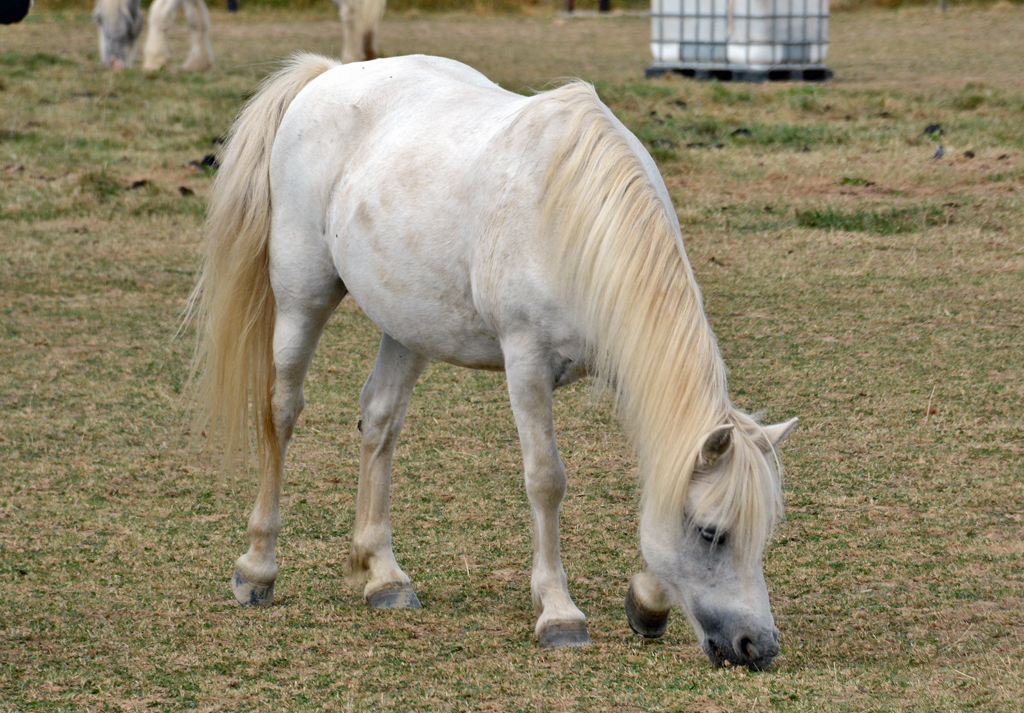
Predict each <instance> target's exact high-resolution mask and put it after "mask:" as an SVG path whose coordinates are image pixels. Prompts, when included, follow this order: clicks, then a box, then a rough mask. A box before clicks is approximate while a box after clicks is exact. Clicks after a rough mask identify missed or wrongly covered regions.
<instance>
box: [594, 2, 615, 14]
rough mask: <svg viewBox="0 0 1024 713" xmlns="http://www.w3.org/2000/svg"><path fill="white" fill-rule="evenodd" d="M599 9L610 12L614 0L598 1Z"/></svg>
mask: <svg viewBox="0 0 1024 713" xmlns="http://www.w3.org/2000/svg"><path fill="white" fill-rule="evenodd" d="M597 9H598V10H600V11H601V12H608V11H609V10H611V9H612V0H601V2H600V3H598V6H597Z"/></svg>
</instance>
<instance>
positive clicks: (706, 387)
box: [192, 54, 796, 668]
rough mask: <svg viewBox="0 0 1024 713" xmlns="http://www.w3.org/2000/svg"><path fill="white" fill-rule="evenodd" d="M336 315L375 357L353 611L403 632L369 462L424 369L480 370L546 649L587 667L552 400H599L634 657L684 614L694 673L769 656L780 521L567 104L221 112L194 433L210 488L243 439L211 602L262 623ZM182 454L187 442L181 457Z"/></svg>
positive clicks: (638, 197)
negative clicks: (500, 373) (630, 454)
mask: <svg viewBox="0 0 1024 713" xmlns="http://www.w3.org/2000/svg"><path fill="white" fill-rule="evenodd" d="M346 294H351V295H352V296H353V297H354V298H355V300H356V301H357V302H358V303H359V305H360V307H361V308H362V309H363V311H364V312H365V313H366V314H367V315H368V316H369V318H370V319H372V320H373V321H374V322H375V323H376V324H377V325H378V326H379V327H380V328H381V329H382V330H383V332H384V335H383V338H382V340H381V345H380V351H379V353H378V355H377V362H376V364H375V365H374V367H373V371H372V372H371V373H370V376H369V378H368V379H367V381H366V384H365V386H364V387H363V390H362V395H361V399H360V405H361V408H362V420H361V422H360V430H361V431H362V460H361V463H360V470H359V489H358V496H357V501H356V520H355V527H354V531H353V543H352V549H351V552H350V559H349V567H350V574H351V575H352V576H354V577H357V578H360V579H364V578H365V581H366V584H365V588H364V590H363V594H364V596H365V598H366V600H367V601H368V602H369V604H370V606H372V607H375V608H390V607H412V608H415V607H418V606H419V601H418V599H417V597H416V594H415V593H414V591H413V588H412V585H411V581H410V579H409V577H408V576H407V575H406V573H405V572H403V571H402V569H401V568H400V567H399V565H398V562H397V561H396V559H395V555H394V552H393V551H392V547H391V527H390V516H389V493H390V480H391V476H390V470H391V457H392V452H393V449H394V446H395V442H396V440H397V438H398V436H399V432H400V430H401V428H402V422H403V420H404V417H405V411H406V407H407V405H408V402H409V398H410V395H411V393H412V390H413V386H414V384H415V383H416V381H417V379H418V378H419V376H420V374H421V373H422V372H423V370H424V368H425V367H426V366H427V364H428V362H429V361H430V360H431V359H439V360H443V361H446V362H449V363H452V364H457V365H460V366H465V367H470V368H476V369H503V370H504V371H505V373H506V376H507V380H508V390H509V396H510V398H511V403H512V411H513V413H514V416H515V420H516V425H517V427H518V430H519V438H520V441H521V444H522V450H523V460H524V464H525V475H526V490H527V493H528V496H529V501H530V505H531V507H532V510H533V545H534V546H533V551H534V556H533V571H532V579H531V589H532V593H533V602H534V605H535V608H536V611H537V614H538V618H537V623H536V628H535V633H536V635H537V637H538V639H539V640H540V643H541V644H542V645H543V646H545V647H558V646H582V645H584V644H586V643H587V642H588V641H589V636H588V634H587V629H586V624H585V621H586V617H585V616H584V614H583V612H581V611H580V610H579V609H578V608H577V607H576V605H575V604H574V603H573V601H572V598H571V597H570V595H569V589H568V586H567V580H566V575H565V570H564V569H563V568H562V561H561V556H560V553H559V531H558V508H559V504H560V503H561V500H562V497H563V495H564V494H565V490H566V476H565V469H564V467H563V465H562V461H561V459H560V458H559V455H558V451H557V449H556V446H555V433H554V424H553V421H552V392H553V390H554V389H555V388H557V387H559V386H562V385H564V384H568V383H570V382H572V381H574V380H575V379H577V378H579V377H581V376H583V375H585V374H587V373H593V374H596V375H598V376H600V377H602V378H604V379H605V380H606V381H607V382H608V383H610V384H612V385H613V386H614V389H615V392H616V395H617V399H618V404H619V409H620V411H621V414H622V418H623V420H624V422H625V425H626V427H627V428H628V430H629V432H630V433H631V435H632V437H633V440H634V443H635V445H636V447H637V449H638V455H639V462H640V471H641V487H642V492H643V498H642V505H641V515H640V545H641V549H642V553H643V557H644V560H645V567H644V569H643V571H641V572H640V573H638V574H637V575H636V576H634V577H633V579H632V582H631V586H630V589H629V593H628V595H627V598H626V612H627V615H628V617H629V622H630V624H631V626H632V627H633V628H634V630H636V631H637V632H638V633H640V634H642V635H644V636H648V637H655V636H660V635H661V634H662V633H663V632H664V631H665V625H666V623H667V620H668V614H669V609H670V608H671V606H672V605H673V604H676V603H678V604H679V605H681V607H682V608H683V610H684V611H685V612H686V614H687V616H688V617H689V619H690V622H691V623H692V625H693V628H694V630H695V631H696V632H697V635H698V637H699V639H700V641H701V642H702V645H703V648H704V651H705V652H706V653H707V655H708V656H709V657H710V658H711V659H712V660H713V661H714V662H715V663H721V662H723V661H724V660H727V659H728V660H730V661H732V662H735V663H740V664H745V665H748V666H751V667H754V668H763V667H764V666H767V665H768V664H769V663H770V662H771V661H772V659H773V657H774V656H775V655H776V654H777V653H778V650H779V644H778V630H777V629H776V628H775V625H774V620H773V618H772V614H771V610H770V607H769V602H768V592H767V588H766V586H765V582H764V575H763V574H762V569H761V554H762V550H763V547H764V544H765V542H766V540H767V538H768V536H769V533H770V532H771V530H772V526H773V524H774V522H775V521H776V519H777V518H778V516H779V515H780V513H781V507H782V500H781V498H782V496H781V487H780V474H779V470H778V459H777V450H776V449H777V446H778V444H779V443H780V442H781V441H782V439H783V438H784V437H785V436H786V435H787V434H788V432H789V431H790V429H792V428H793V426H794V424H795V422H796V419H793V420H791V421H788V422H786V423H781V424H777V425H773V426H762V425H759V424H758V423H757V422H756V421H755V420H754V419H753V418H751V417H750V416H748V415H746V414H744V413H742V412H741V411H738V410H737V409H735V408H734V407H733V406H732V404H731V403H730V400H729V396H728V392H727V388H726V376H725V365H724V363H723V362H722V358H721V356H720V354H719V351H718V347H717V343H716V341H715V338H714V335H713V334H712V332H711V329H710V327H709V325H708V322H707V319H706V317H705V315H704V312H703V307H702V301H701V295H700V291H699V289H698V287H697V284H696V282H695V281H694V277H693V273H692V271H691V269H690V266H689V263H688V262H687V259H686V255H685V252H684V250H683V244H682V238H681V235H680V231H679V223H678V221H677V219H676V215H675V211H674V210H673V208H672V203H671V201H670V200H669V196H668V192H667V190H666V188H665V184H664V182H663V181H662V179H661V177H660V175H659V173H658V170H657V167H656V166H655V164H654V162H653V160H652V159H651V158H650V156H649V155H648V153H647V152H646V151H645V150H644V149H643V146H642V145H641V144H640V142H639V141H638V140H637V139H636V138H635V137H634V136H633V135H632V134H630V133H629V131H628V130H627V129H626V128H625V127H624V126H623V125H622V124H621V123H620V122H619V121H618V120H617V119H616V118H615V117H614V116H613V115H612V113H611V112H610V111H609V110H608V109H607V108H606V107H605V106H604V105H603V104H602V103H601V102H600V100H599V99H598V98H597V95H596V93H595V92H594V90H593V88H592V87H591V86H590V85H587V84H584V83H581V82H576V83H572V84H568V85H566V86H563V87H561V88H560V89H556V90H554V91H550V92H547V93H544V94H539V95H537V96H533V97H522V96H519V95H516V94H512V93H509V92H507V91H505V90H503V89H501V88H500V87H498V86H496V85H495V84H492V83H491V82H489V81H488V80H487V79H486V78H485V77H483V76H482V75H481V74H479V73H477V72H476V71H474V70H472V69H470V68H469V67H466V66H465V65H462V64H459V63H458V62H454V61H451V60H447V59H440V58H435V57H423V56H413V57H399V58H394V59H387V60H380V61H378V62H367V63H361V64H354V65H345V66H340V65H339V64H338V63H337V62H335V61H332V60H328V59H324V58H322V57H318V56H315V55H310V54H303V55H299V56H297V57H295V58H294V59H292V60H291V62H290V63H289V64H288V66H287V67H286V68H285V69H283V70H282V71H280V72H278V73H277V74H275V75H274V76H272V77H271V78H269V79H268V80H267V82H266V83H265V84H264V85H263V87H262V88H261V90H260V91H259V93H258V94H257V95H256V96H255V97H254V98H253V99H252V101H251V102H250V103H249V104H248V105H247V106H246V107H245V109H244V110H243V111H242V112H241V114H240V115H239V117H238V119H237V120H236V121H235V124H234V126H233V128H232V132H231V135H230V138H229V140H228V142H227V145H226V147H225V149H224V156H223V161H222V164H221V168H220V172H219V175H218V176H217V178H216V181H215V184H214V187H213V192H212V196H211V199H210V205H209V218H208V223H207V234H206V238H205V244H204V263H203V267H202V271H201V275H200V278H199V281H198V283H197V286H196V288H195V291H194V292H193V295H192V307H193V309H195V310H197V313H198V319H199V321H198V325H199V330H200V345H199V350H198V352H197V367H196V368H197V369H198V371H199V373H200V376H198V377H197V378H198V385H199V399H200V404H201V408H200V416H199V419H198V422H197V425H199V426H200V427H207V426H208V427H209V428H211V432H212V431H217V432H218V433H219V434H220V436H221V437H222V439H223V441H224V445H225V449H226V450H225V458H226V462H227V463H229V464H230V462H231V461H232V457H233V456H235V455H237V453H238V451H239V449H242V448H244V445H245V444H246V443H247V439H248V437H247V431H248V418H249V414H250V413H252V414H253V420H254V421H255V426H256V433H257V444H258V451H259V460H260V465H261V473H262V477H261V482H260V489H259V493H258V496H257V499H256V503H255V505H254V507H253V510H252V514H251V515H250V517H249V527H248V540H249V550H248V552H246V553H245V554H244V555H242V556H241V557H240V558H239V559H238V561H237V563H236V565H235V573H234V576H233V578H232V588H233V590H234V594H235V597H236V598H237V599H238V601H239V602H240V603H242V604H253V605H269V604H270V603H271V602H272V600H273V588H274V580H275V579H276V577H277V574H278V567H277V563H276V558H275V553H274V550H275V543H276V539H277V535H278V533H279V531H280V527H281V517H280V513H279V509H278V508H279V499H280V492H281V476H282V469H283V465H284V458H285V450H286V447H287V445H288V442H289V439H290V437H291V434H292V429H293V428H294V426H295V422H296V419H297V418H298V416H299V412H300V411H301V410H302V408H303V405H304V398H303V391H302V385H303V381H304V379H305V376H306V371H307V369H308V368H309V364H310V360H311V358H312V356H313V351H314V349H315V348H316V345H317V341H318V340H319V338H320V334H321V333H322V331H323V328H324V325H325V323H326V322H327V320H328V318H329V317H330V316H331V313H332V312H333V311H334V309H335V308H336V307H337V305H338V303H339V302H340V301H341V299H342V298H343V297H344V296H345V295H346ZM196 432H198V431H196Z"/></svg>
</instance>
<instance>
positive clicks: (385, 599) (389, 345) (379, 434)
mask: <svg viewBox="0 0 1024 713" xmlns="http://www.w3.org/2000/svg"><path fill="white" fill-rule="evenodd" d="M428 363H429V359H427V358H426V357H423V356H420V355H419V354H416V353H415V352H412V351H410V350H409V349H406V348H405V347H404V346H402V345H401V344H399V343H398V342H396V341H395V340H394V339H392V338H391V337H389V336H388V335H387V334H385V335H384V337H383V338H382V339H381V342H380V350H379V351H378V352H377V362H376V363H375V364H374V366H373V371H372V372H370V377H369V378H368V379H367V380H366V384H365V385H364V386H363V390H362V393H361V395H360V406H361V409H362V418H361V419H360V422H359V428H360V430H361V431H362V433H363V449H362V450H363V452H362V457H361V459H360V462H359V493H358V495H357V496H356V524H355V529H354V531H353V533H352V552H351V554H350V556H349V575H350V578H351V579H353V580H354V581H357V582H360V581H361V580H362V578H363V577H366V576H367V574H368V575H369V579H368V581H367V582H366V586H365V587H364V589H363V596H365V597H366V601H367V602H369V604H370V606H372V607H373V608H374V609H418V608H419V606H420V602H419V599H417V598H416V593H415V591H413V588H412V582H411V581H410V579H409V576H408V575H407V574H406V573H405V572H403V571H402V568H401V567H399V566H398V561H397V560H396V559H395V553H394V551H393V550H392V549H391V456H392V454H393V453H394V451H395V443H396V442H397V441H398V436H399V434H400V433H401V432H402V424H403V422H404V421H405V410H406V408H407V407H408V406H409V399H410V397H411V396H412V390H413V387H414V386H415V385H416V382H417V380H419V378H420V374H422V373H423V370H424V369H425V368H426V367H427V364H428Z"/></svg>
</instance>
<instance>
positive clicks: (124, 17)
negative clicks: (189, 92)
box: [93, 0, 386, 72]
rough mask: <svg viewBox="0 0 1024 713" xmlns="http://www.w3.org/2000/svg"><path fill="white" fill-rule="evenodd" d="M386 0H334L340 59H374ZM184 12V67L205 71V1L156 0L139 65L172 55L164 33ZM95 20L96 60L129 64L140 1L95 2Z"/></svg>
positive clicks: (208, 62) (160, 63)
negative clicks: (186, 41) (338, 16)
mask: <svg viewBox="0 0 1024 713" xmlns="http://www.w3.org/2000/svg"><path fill="white" fill-rule="evenodd" d="M385 2H386V0H334V4H335V5H337V6H338V11H339V13H340V14H341V26H342V42H343V51H342V58H341V61H342V62H360V61H363V60H367V59H376V57H377V56H378V54H379V50H378V48H377V27H378V26H379V25H380V21H381V18H382V17H383V16H384V6H385ZM179 8H183V9H184V11H185V22H186V23H187V24H188V33H189V43H190V47H191V49H190V50H189V53H188V57H187V58H186V59H185V64H184V65H183V66H182V69H184V70H186V71H188V72H203V71H205V70H207V69H209V68H210V67H212V66H213V47H212V46H211V45H210V13H209V11H208V10H207V9H206V3H205V2H204V0H154V2H153V4H152V5H151V6H150V8H149V34H148V35H147V36H146V47H145V50H144V51H143V55H144V60H143V65H142V67H143V69H145V70H147V71H154V70H158V69H160V68H162V67H164V66H166V65H167V63H168V62H169V61H170V59H171V55H170V50H168V47H167V33H168V32H169V31H170V28H171V23H172V22H174V18H175V17H176V16H177V14H178V9H179ZM93 19H94V20H95V22H96V24H97V26H98V27H99V34H100V58H101V59H102V60H103V64H104V66H106V67H107V68H108V69H124V68H125V67H130V66H131V65H132V61H133V60H134V58H135V50H136V47H135V43H136V40H137V39H138V38H139V35H141V34H142V10H141V8H140V7H139V0H97V3H96V9H95V11H94V12H93Z"/></svg>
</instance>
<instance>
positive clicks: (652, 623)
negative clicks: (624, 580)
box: [626, 586, 668, 639]
mask: <svg viewBox="0 0 1024 713" xmlns="http://www.w3.org/2000/svg"><path fill="white" fill-rule="evenodd" d="M626 621H628V622H629V628H630V629H632V630H633V631H634V632H636V633H637V634H640V636H642V637H644V638H645V639H657V638H658V637H660V636H662V635H663V634H664V633H665V630H666V629H668V612H664V613H662V614H659V613H658V612H652V611H651V610H650V609H645V608H644V607H643V605H641V604H640V602H638V601H637V600H636V597H634V596H633V587H632V586H630V588H629V590H628V591H627V592H626Z"/></svg>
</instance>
